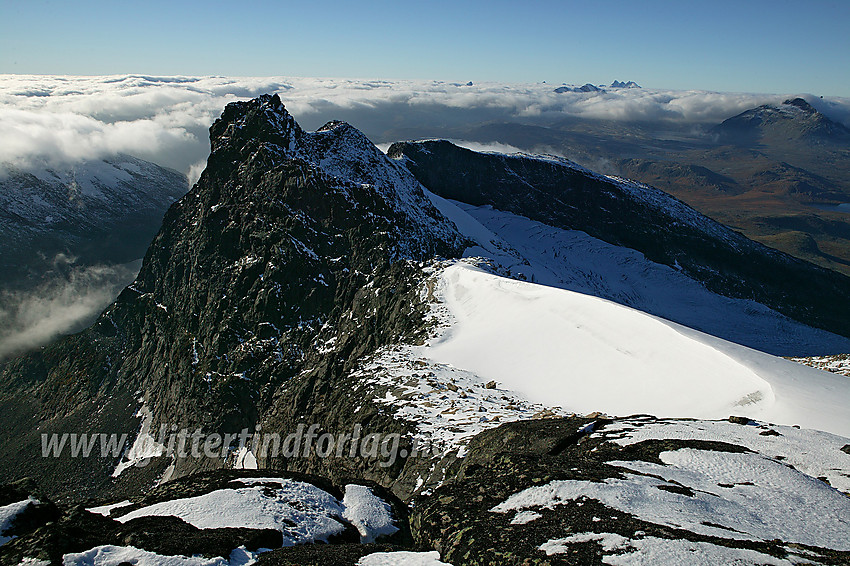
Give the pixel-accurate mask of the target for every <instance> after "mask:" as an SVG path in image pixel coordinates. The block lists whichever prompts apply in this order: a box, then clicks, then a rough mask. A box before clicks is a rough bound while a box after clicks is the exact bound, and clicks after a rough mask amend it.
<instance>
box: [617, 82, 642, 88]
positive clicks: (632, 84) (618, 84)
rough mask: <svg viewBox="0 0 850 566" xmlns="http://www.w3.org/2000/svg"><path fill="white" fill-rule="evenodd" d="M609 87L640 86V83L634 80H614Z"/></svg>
mask: <svg viewBox="0 0 850 566" xmlns="http://www.w3.org/2000/svg"><path fill="white" fill-rule="evenodd" d="M609 88H640V85H639V84H637V83H636V82H634V81H628V82H622V81H614V82H613V83H611V86H610V87H609Z"/></svg>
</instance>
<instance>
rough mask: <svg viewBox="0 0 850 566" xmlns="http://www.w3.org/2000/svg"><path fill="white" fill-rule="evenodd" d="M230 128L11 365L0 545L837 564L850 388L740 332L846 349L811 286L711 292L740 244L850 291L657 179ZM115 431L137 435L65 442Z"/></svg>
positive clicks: (218, 559)
mask: <svg viewBox="0 0 850 566" xmlns="http://www.w3.org/2000/svg"><path fill="white" fill-rule="evenodd" d="M210 138H211V147H212V152H211V154H210V157H209V160H208V163H207V168H206V170H205V171H204V172H203V173H202V175H201V177H200V179H199V181H198V183H197V184H196V185H195V187H193V189H192V190H191V191H190V192H189V193H188V194H187V195H185V196H184V197H182V198H181V199H180V200H179V201H178V202H177V203H175V204H174V205H173V206H172V207H171V208H170V209H169V211H168V212H167V214H166V216H165V219H164V221H163V225H162V228H161V230H160V232H159V234H158V235H157V236H156V237H155V239H154V241H153V243H152V245H151V246H150V248H149V249H148V252H147V254H146V256H145V259H144V262H143V265H142V268H141V271H140V273H139V276H138V277H137V279H136V281H134V283H133V284H132V285H130V286H129V287H127V288H126V289H125V290H124V291H123V292H122V293H121V295H120V296H119V298H118V299H117V300H116V301H115V303H114V304H113V305H112V306H110V307H109V309H107V311H106V312H104V313H103V315H102V316H101V317H100V318H99V319H98V321H97V322H96V323H95V324H94V325H93V326H92V327H91V328H89V329H88V330H86V331H84V332H82V333H80V334H78V335H74V336H71V337H68V338H66V339H63V340H61V341H59V342H57V343H55V344H52V345H50V346H47V347H45V348H44V349H43V350H41V351H39V352H35V353H31V354H28V355H25V356H21V357H19V358H16V359H14V360H11V361H9V362H6V363H4V364H3V365H2V366H0V430H2V431H3V432H2V435H0V463H2V464H0V477H2V478H3V479H4V480H5V481H15V480H20V479H21V478H22V477H24V476H31V477H33V478H34V479H35V481H36V483H37V484H38V485H34V484H33V483H32V482H23V483H20V482H18V483H13V484H11V485H10V486H6V487H3V488H0V536H2V537H5V538H6V539H9V540H8V541H7V542H6V544H4V545H2V546H0V560H2V561H4V563H6V562H8V563H14V564H19V563H21V562H25V563H29V564H34V563H36V562H37V561H46V562H47V563H65V564H91V563H93V564H101V563H104V564H105V563H114V562H116V561H122V560H127V561H134V560H136V561H140V562H146V563H150V564H220V565H224V564H231V565H234V566H235V565H236V564H249V563H254V562H256V563H258V564H263V563H266V564H292V563H296V564H301V565H308V564H323V565H327V564H334V563H339V564H362V565H369V564H406V563H411V564H416V563H420V564H440V563H443V564H454V565H456V566H459V565H461V564H523V563H534V562H537V563H542V562H543V561H546V562H548V563H550V564H569V563H575V562H576V561H578V562H579V563H588V564H602V563H603V561H604V563H623V564H625V563H635V562H637V563H640V562H641V561H643V562H644V563H646V562H651V563H656V564H679V563H684V562H687V559H692V561H693V560H697V562H696V563H699V560H702V563H707V564H708V563H718V562H724V561H726V562H731V561H738V563H742V564H766V563H771V564H793V563H800V562H801V561H802V560H810V561H812V562H817V563H821V564H842V563H847V561H848V557H850V547H848V546H847V544H846V540H848V539H850V530H848V525H847V522H846V520H844V517H846V516H847V514H848V513H850V499H848V497H846V494H847V493H848V492H849V491H850V484H848V482H847V478H848V477H850V440H848V439H847V438H846V437H847V436H850V419H848V417H847V416H846V410H844V408H845V407H846V406H847V405H848V403H850V380H848V379H847V378H846V377H844V376H840V375H836V374H831V373H826V372H822V371H819V370H815V369H812V368H808V367H805V366H803V365H800V364H795V363H793V362H790V361H787V360H783V359H781V358H777V357H774V356H772V355H770V354H768V353H765V352H764V351H758V350H754V349H751V348H749V347H745V346H741V345H738V344H735V343H732V342H729V341H727V340H734V341H737V342H740V343H744V344H747V345H748V346H750V347H754V348H759V349H761V350H768V351H771V352H774V353H787V354H795V355H799V354H804V353H813V352H817V353H827V352H829V353H836V352H840V351H845V349H846V348H847V347H848V340H847V339H846V338H845V337H843V336H842V335H839V334H836V333H830V332H828V331H827V330H825V329H816V328H814V327H812V326H807V325H806V322H807V321H808V320H809V319H811V320H819V321H822V322H823V326H828V325H829V324H831V322H830V321H831V320H832V319H830V318H829V317H828V316H827V314H825V313H824V312H822V311H817V310H816V308H815V307H817V304H816V303H813V302H811V301H810V296H808V295H803V296H802V297H801V298H799V299H795V298H794V297H791V296H786V297H784V301H779V302H778V304H781V305H782V307H783V310H784V312H786V314H780V313H779V312H777V311H776V310H772V309H771V308H770V307H769V306H765V305H764V304H762V303H758V302H755V301H753V300H751V298H749V299H748V298H744V297H740V296H734V294H733V293H731V292H730V293H729V294H727V295H723V294H718V293H717V292H715V291H714V290H712V287H711V285H708V284H706V281H709V282H711V281H714V282H715V285H719V284H718V283H717V282H718V281H720V282H721V283H723V282H726V283H728V282H729V281H733V280H734V281H736V282H737V283H738V284H739V286H738V287H737V288H738V289H741V288H743V286H744V285H746V284H752V282H753V281H756V280H755V279H748V278H747V272H745V271H742V268H741V264H742V260H741V257H744V258H749V259H752V258H756V259H757V260H758V262H759V263H758V267H760V266H768V267H770V268H771V269H775V270H777V271H778V272H780V273H784V272H783V271H782V270H787V269H800V270H801V271H800V272H799V273H805V274H807V275H810V276H811V277H810V278H811V281H810V284H811V286H812V287H813V288H815V289H818V290H819V291H818V292H821V293H826V292H827V291H830V292H831V289H839V290H840V289H841V282H842V281H843V280H840V279H829V278H826V277H825V276H823V275H822V274H820V273H819V272H817V271H811V270H806V269H807V268H804V267H799V266H797V267H794V266H796V265H797V264H794V263H793V262H790V263H789V261H788V260H787V258H786V257H785V256H782V255H781V254H771V253H763V254H762V253H760V248H758V247H754V246H755V245H754V244H752V243H751V242H749V241H748V240H746V239H745V238H743V237H741V236H740V235H736V234H735V233H734V232H731V231H729V230H728V229H725V228H724V227H722V226H720V225H718V224H716V223H713V222H711V221H709V220H708V219H706V218H705V217H702V216H700V215H699V214H697V213H696V212H695V211H693V210H691V209H689V208H687V207H686V206H685V205H683V204H681V203H679V202H678V201H675V200H673V199H670V198H669V197H667V196H665V195H664V194H663V193H660V191H655V190H654V189H652V188H651V187H646V186H644V185H639V184H636V183H631V182H629V181H626V180H621V179H609V178H605V177H602V176H599V175H596V174H593V173H591V172H588V171H586V170H582V169H580V168H576V167H574V166H572V165H570V164H568V163H565V162H562V161H560V160H553V159H550V158H545V157H544V158H533V157H528V156H524V157H523V156H513V157H510V156H499V155H496V156H494V155H482V154H472V155H470V154H468V153H463V152H459V151H456V149H452V147H448V146H445V145H444V144H442V143H433V144H428V143H425V144H406V145H401V146H397V147H395V149H394V150H391V151H390V152H389V155H390V156H392V157H394V158H395V159H390V158H389V157H388V156H386V155H384V154H383V153H381V152H380V151H379V150H378V149H377V148H375V147H374V146H373V145H372V144H371V142H369V141H368V139H366V138H365V137H364V136H363V135H362V134H360V132H358V131H357V130H356V129H354V128H353V127H351V126H349V125H347V124H344V123H339V122H331V123H329V124H327V125H326V126H325V127H323V128H321V129H319V130H317V131H316V132H305V131H303V130H302V129H301V128H300V127H299V126H298V124H297V123H296V122H295V120H294V119H293V117H292V116H291V115H289V113H288V112H287V111H286V109H285V108H284V107H283V105H282V103H281V101H280V99H279V98H278V97H277V96H263V97H260V98H258V99H255V100H252V101H249V102H238V103H233V104H230V105H228V106H227V108H226V109H225V111H224V113H223V115H222V117H221V118H220V119H219V120H217V121H216V122H215V124H214V125H213V126H212V127H211V129H210ZM428 156H430V157H428ZM429 159H430V160H431V161H429ZM438 165H441V166H440V167H438ZM441 178H442V179H443V180H444V182H443V184H440V183H435V182H433V181H434V180H435V179H441ZM545 178H549V179H550V185H544V184H542V181H541V179H545ZM420 182H421V183H422V184H420ZM423 185H424V186H423ZM425 187H428V189H431V191H429V190H428V189H426V188H425ZM446 187H447V188H446ZM517 187H519V188H517ZM444 188H445V190H444ZM450 189H451V190H453V191H454V192H451V191H450ZM559 191H560V192H559ZM435 193H440V194H441V196H437V194H435ZM459 197H462V198H459ZM448 199H452V200H448ZM568 221H569V222H573V223H574V224H572V225H570V224H569V222H568ZM629 244H631V245H629ZM753 250H756V251H753ZM751 252H752V253H751ZM756 252H759V253H756ZM736 253H738V254H739V255H735V254H736ZM748 253H750V255H747V254H748ZM701 262H704V263H701ZM700 265H702V269H700ZM789 265H791V266H792V267H791V268H789V267H788V266H789ZM701 277H702V278H701ZM763 282H764V281H763ZM725 289H726V290H729V289H733V287H732V286H727V287H725ZM759 292H760V294H759V295H758V296H767V297H774V298H775V295H771V292H772V291H771V290H770V289H768V290H767V291H765V290H764V289H760V290H759ZM729 295H732V296H729ZM821 299H822V300H823V301H825V302H828V301H830V300H833V296H832V295H827V296H825V297H821ZM795 301H796V302H795ZM812 311H814V314H812ZM789 313H790V314H789ZM795 313H797V314H799V313H809V318H805V319H804V317H797V318H794V316H793V315H794V314H795ZM836 318H838V317H836ZM671 319H672V320H671ZM695 327H696V328H699V329H700V330H696V329H695ZM706 332H710V333H711V334H707V333H706ZM717 335H719V336H721V337H718V336H717ZM724 338H725V339H724ZM588 413H590V414H589V415H588ZM634 413H644V415H643V416H635V415H634ZM647 413H652V414H654V415H655V416H649V415H648V414H647ZM581 415H586V416H581ZM730 417H731V418H730ZM695 418H698V419H702V420H692V419H695ZM707 419H716V420H707ZM721 419H722V420H721ZM753 419H755V420H753ZM771 422H775V423H776V424H775V425H774V424H770V423H771ZM793 425H797V426H802V427H803V428H795V427H794V426H793ZM813 429H819V430H813ZM177 430H181V431H185V432H181V434H184V437H183V442H184V444H183V445H181V444H180V440H179V438H176V437H175V436H171V437H169V436H168V435H169V433H174V432H175V431H177ZM95 431H96V432H97V433H98V435H97V436H96V437H94V438H95V440H94V441H93V444H91V446H97V443H98V442H101V443H102V442H106V440H100V439H101V438H103V439H108V438H110V436H109V435H110V434H111V433H116V434H121V433H125V434H126V433H129V434H127V436H126V438H125V443H124V444H121V445H120V446H118V448H116V449H114V450H111V451H110V450H105V451H104V452H97V450H96V449H95V452H96V454H97V455H96V456H94V457H81V456H79V454H77V456H74V455H73V454H72V453H71V452H70V451H69V450H71V449H70V448H69V450H66V451H64V452H63V451H62V450H61V449H60V448H59V441H58V440H57V441H56V442H54V443H53V444H52V445H51V444H50V442H51V441H50V438H60V437H61V435H62V434H63V433H74V434H75V435H79V434H84V433H87V432H95ZM157 431H161V432H160V433H159V434H158V433H157ZM298 431H300V433H299V432H298ZM54 433H55V434H57V435H59V436H56V437H51V434H54ZM101 433H102V436H101ZM42 435H45V436H42ZM264 435H265V436H264ZM268 435H271V436H268ZM275 435H276V436H275ZM293 435H294V436H293ZM304 435H307V436H304ZM178 436H179V435H178ZM195 437H197V439H198V441H195V440H193V439H194V438H195ZM74 438H76V439H74ZM269 438H271V439H272V442H267V440H268V439H269ZM274 438H277V440H278V442H277V444H275V442H274ZM290 438H292V439H293V440H297V442H298V444H297V448H294V449H293V448H292V445H290V444H288V442H289V439H290ZM308 438H309V441H308V440H307V439H308ZM45 439H47V440H45ZM215 439H217V442H215V443H209V444H208V442H207V441H211V440H215ZM355 439H357V442H360V445H359V446H358V445H357V444H356V443H355ZM369 439H372V440H369ZM382 439H383V441H382ZM387 439H389V440H391V441H393V442H392V443H389V444H388V443H386V442H385V441H386V440H387ZM302 441H303V442H305V443H306V444H302ZM361 441H362V442H361ZM187 442H188V444H189V445H192V446H193V448H191V449H189V447H188V445H187V444H186V443H187ZM193 442H194V444H192V443H193ZM199 442H200V443H199ZM370 442H371V444H370ZM379 442H381V443H380V445H379ZM68 443H69V444H68V446H71V445H75V446H77V448H78V452H79V447H80V445H79V436H77V437H70V439H69V440H68ZM75 443H76V444H75ZM45 446H47V448H45ZM50 446H53V449H52V450H53V452H52V454H53V456H49V457H44V455H43V454H44V453H45V452H44V451H45V450H47V453H48V454H51V452H50V450H51V449H49V447H50ZM181 446H182V447H183V449H182V451H181V448H180V447H181ZM349 447H351V448H352V449H351V450H349ZM357 448H359V450H358V449H357ZM242 468H258V469H257V470H243V469H242ZM624 501H625V502H626V503H623V502H624ZM79 503H85V506H84V507H82V508H81V507H75V504H79ZM789 518H792V519H793V521H790V522H789ZM168 533H171V534H168ZM173 533H179V536H177V535H174V534H173ZM12 537H15V538H12ZM0 540H2V539H0ZM316 541H318V542H325V543H327V544H315V542H316ZM271 547H279V548H276V549H275V550H272V551H268V552H265V551H262V549H264V548H266V549H270V548H271ZM416 551H425V552H424V553H417V552H416ZM181 555H183V556H182V557H181ZM198 555H202V556H198ZM694 557H696V558H694Z"/></svg>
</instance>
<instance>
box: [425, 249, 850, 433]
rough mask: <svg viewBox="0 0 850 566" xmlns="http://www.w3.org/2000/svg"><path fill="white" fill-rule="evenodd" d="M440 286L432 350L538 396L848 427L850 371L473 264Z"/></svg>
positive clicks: (673, 413) (553, 401)
mask: <svg viewBox="0 0 850 566" xmlns="http://www.w3.org/2000/svg"><path fill="white" fill-rule="evenodd" d="M438 285H439V294H440V296H441V297H442V300H443V301H444V304H445V306H446V308H447V309H448V312H449V316H450V317H451V322H450V323H449V327H448V329H447V330H445V331H444V332H443V333H442V335H441V336H439V337H438V338H436V339H434V340H433V341H432V343H431V344H430V346H429V347H428V348H427V349H425V351H424V352H423V353H424V355H425V356H427V357H428V358H429V359H431V360H432V361H433V362H435V363H443V364H451V365H452V366H455V367H457V368H461V369H463V370H465V371H469V372H472V373H474V374H476V375H478V376H480V377H481V380H482V381H484V380H495V381H497V382H498V383H499V384H500V386H503V387H505V388H506V389H509V390H512V391H516V392H519V393H521V394H522V395H523V396H524V397H525V398H527V399H529V400H530V401H532V402H537V403H541V404H546V405H550V406H551V405H555V406H561V407H563V408H565V409H568V410H571V411H576V412H579V413H588V412H592V411H602V412H606V413H609V414H612V415H620V416H625V415H629V414H638V413H649V414H653V415H656V416H667V417H690V418H705V419H718V418H726V417H728V416H729V415H733V414H745V415H747V416H749V417H751V418H755V419H759V420H767V421H771V422H777V423H784V424H799V425H802V426H804V427H807V428H815V429H819V430H825V431H829V432H833V433H836V434H840V435H843V436H850V412H848V411H847V407H850V379H848V378H846V377H844V376H839V375H835V374H830V373H826V372H822V371H819V370H815V369H813V368H809V367H806V366H802V365H799V364H795V363H793V362H790V361H787V360H783V359H781V358H776V357H774V356H770V355H768V354H765V353H762V352H758V351H756V350H752V349H749V348H746V347H743V346H739V345H737V344H733V343H731V342H727V341H725V340H722V339H719V338H715V337H713V336H710V335H707V334H703V333H701V332H698V331H695V330H692V329H689V328H686V327H684V326H681V325H679V324H676V323H673V322H670V321H667V320H664V319H661V318H658V317H655V316H652V315H648V314H646V313H644V312H641V311H638V310H635V309H632V308H629V307H626V306H623V305H620V304H617V303H613V302H611V301H607V300H604V299H600V298H598V297H593V296H589V295H583V294H581V293H576V292H573V291H568V290H564V289H556V288H551V287H545V286H542V285H535V284H532V283H527V282H523V281H517V280H512V279H507V278H504V277H500V276H498V275H494V274H492V273H488V272H486V271H484V270H483V269H481V268H478V267H475V266H472V265H469V264H465V263H459V264H455V265H452V266H450V267H448V268H447V269H445V270H444V271H443V272H442V273H441V275H440V278H439V283H438Z"/></svg>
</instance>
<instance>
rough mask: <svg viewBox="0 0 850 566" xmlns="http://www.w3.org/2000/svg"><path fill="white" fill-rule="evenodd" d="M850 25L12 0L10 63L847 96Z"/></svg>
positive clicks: (540, 10)
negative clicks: (615, 83)
mask: <svg viewBox="0 0 850 566" xmlns="http://www.w3.org/2000/svg"><path fill="white" fill-rule="evenodd" d="M848 24H850V1H848V0H820V1H812V2H808V3H801V2H799V1H795V2H790V1H788V2H786V1H782V0H777V1H766V0H738V1H735V2H726V1H721V2H718V1H714V2H692V1H680V2H670V1H659V0H644V1H635V0H631V1H620V0H600V1H590V0H585V1H581V2H573V1H569V0H561V1H549V0H537V1H535V0H529V1H526V2H523V3H519V2H516V1H511V2H507V1H503V0H489V1H478V0H472V1H463V0H455V1H442V0H437V1H431V2H405V1H403V0H396V1H393V2H386V1H382V0H378V1H372V2H341V1H326V2H309V3H308V2H298V3H295V2H254V3H252V4H250V5H244V4H237V3H233V2H231V3H224V2H214V1H203V2H200V1H189V2H161V1H150V2H137V3H128V2H115V1H113V2H94V1H86V0H75V1H73V2H68V1H58V2H53V1H45V0H31V1H27V2H24V1H5V0H0V73H34V74H86V75H91V74H122V73H145V74H161V75H175V74H184V75H232V76H271V75H290V76H323V77H357V78H421V79H441V80H450V81H464V82H465V81H467V80H472V81H504V82H539V81H544V80H545V81H547V82H549V83H557V84H560V83H561V82H568V83H578V84H582V83H585V82H593V83H603V82H604V83H609V82H610V81H612V80H614V79H618V80H635V81H637V82H639V83H641V84H643V85H645V86H651V87H656V88H673V89H707V90H718V91H744V92H775V93H784V92H811V93H814V94H819V95H832V96H847V97H850V72H848V68H850V65H848V62H847V54H848V53H850V34H848V33H847V27H848Z"/></svg>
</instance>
